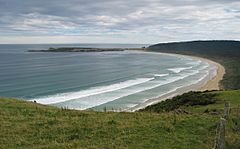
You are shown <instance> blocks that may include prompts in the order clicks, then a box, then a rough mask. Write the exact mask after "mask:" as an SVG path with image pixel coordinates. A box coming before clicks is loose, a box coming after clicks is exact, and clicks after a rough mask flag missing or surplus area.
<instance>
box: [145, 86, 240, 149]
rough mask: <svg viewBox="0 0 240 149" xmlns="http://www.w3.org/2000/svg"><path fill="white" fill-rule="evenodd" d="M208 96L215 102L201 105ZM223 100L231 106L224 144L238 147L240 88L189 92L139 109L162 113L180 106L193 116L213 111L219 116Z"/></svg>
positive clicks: (239, 142) (228, 146)
mask: <svg viewBox="0 0 240 149" xmlns="http://www.w3.org/2000/svg"><path fill="white" fill-rule="evenodd" d="M189 97H191V98H189ZM208 97H211V99H215V103H212V104H207V105H201V104H203V103H206V102H202V101H204V100H205V99H208ZM186 99H187V102H185V103H182V102H179V101H183V100H186ZM188 101H191V102H193V103H194V102H195V103H200V105H194V106H189V105H190V104H189V102H188ZM205 101H206V100H205ZM225 102H229V103H230V106H231V112H230V117H229V119H228V121H227V128H226V141H227V142H226V145H227V148H234V149H235V148H240V139H239V138H240V90H233V91H215V92H205V93H201V92H199V93H198V92H195V93H194V92H190V93H186V94H183V95H181V96H177V97H174V98H173V99H170V100H167V101H164V102H161V103H158V104H155V105H152V106H149V107H146V108H145V109H142V110H141V111H142V112H157V113H159V112H160V113H162V112H164V111H176V110H177V109H179V108H180V109H181V110H182V111H185V112H187V113H189V114H190V115H191V116H193V115H192V114H199V115H212V114H213V112H214V113H220V114H219V116H223V111H224V110H223V109H224V108H223V107H224V104H225ZM168 105H175V106H168ZM163 109H164V110H163ZM213 115H215V114H213Z"/></svg>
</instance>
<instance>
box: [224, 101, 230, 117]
mask: <svg viewBox="0 0 240 149" xmlns="http://www.w3.org/2000/svg"><path fill="white" fill-rule="evenodd" d="M229 111H230V103H229V102H225V106H224V116H223V117H224V118H225V119H228V116H229Z"/></svg>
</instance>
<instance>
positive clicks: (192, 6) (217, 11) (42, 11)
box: [0, 0, 240, 43]
mask: <svg viewBox="0 0 240 149" xmlns="http://www.w3.org/2000/svg"><path fill="white" fill-rule="evenodd" d="M0 18H1V19H0V33H1V34H0V43H4V42H8V43H9V42H13V43H14V42H19V41H20V40H19V38H17V37H22V39H25V40H21V42H22V43H27V42H28V41H29V42H30V39H29V38H30V37H34V38H37V39H38V41H42V42H47V41H49V40H50V39H53V38H52V37H54V39H55V38H57V36H59V37H61V38H59V39H58V41H62V42H66V41H67V42H71V41H72V42H76V41H79V42H87V41H86V40H91V39H92V40H91V41H89V42H100V41H101V42H102V41H105V42H109V41H111V42H115V43H116V42H128V43H129V42H137V43H142V42H145V43H146V42H147V43H154V42H165V41H178V40H196V39H219V38H221V39H235V40H239V39H240V32H239V26H240V19H239V18H240V1H239V0H184V1H179V0H169V1H165V0H128V1H126V0H114V1H112V0H98V1H92V0H89V1H86V0H69V1H65V0H51V1H47V0H41V1H34V0H24V1H19V0H0ZM23 37H25V38H23ZM41 37H42V38H41ZM63 37H65V38H63ZM83 37H84V39H83ZM95 37H96V38H95ZM43 38H44V40H43ZM46 38H48V39H49V40H45V39H46ZM67 38H68V39H69V40H67ZM101 38H102V39H101ZM100 39H101V40H100ZM31 42H34V41H31Z"/></svg>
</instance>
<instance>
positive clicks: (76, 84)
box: [0, 44, 216, 111]
mask: <svg viewBox="0 0 240 149" xmlns="http://www.w3.org/2000/svg"><path fill="white" fill-rule="evenodd" d="M70 46H72V47H96V48H140V47H142V46H145V45H124V44H80V45H0V96H1V97H13V98H18V99H22V100H29V101H36V102H38V103H41V104H46V105H53V106H57V107H66V108H70V109H79V110H85V109H93V110H100V111H101V110H103V109H108V110H110V109H111V110H116V111H118V110H120V109H121V110H127V109H129V108H132V107H134V106H136V105H138V104H141V103H143V102H146V101H147V100H149V99H152V98H157V97H160V96H162V95H164V94H166V93H171V92H173V91H175V90H176V89H179V88H182V87H185V86H189V85H192V84H197V83H199V82H200V81H202V80H204V79H206V78H207V79H211V78H212V77H213V76H214V75H216V67H215V66H212V65H211V64H208V63H206V62H203V61H200V60H196V59H192V58H190V57H187V56H180V55H171V54H161V53H153V52H141V51H114V52H89V53H84V52H75V53H74V52H63V53H61V52H60V53H50V52H49V53H48V52H42V53H41V52H36V53H35V52H33V53H31V52H27V50H34V49H36V50H39V49H48V48H49V47H70Z"/></svg>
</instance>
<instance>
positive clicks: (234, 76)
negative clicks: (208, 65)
mask: <svg viewBox="0 0 240 149" xmlns="http://www.w3.org/2000/svg"><path fill="white" fill-rule="evenodd" d="M147 50H149V51H156V52H168V53H178V54H186V55H194V56H201V57H205V58H209V59H212V60H214V61H216V62H219V63H220V64H222V65H223V66H224V67H225V69H226V75H225V76H224V79H223V81H222V82H221V84H222V87H223V88H224V89H228V90H230V89H240V69H239V68H240V42H239V41H190V42H173V43H160V44H156V45H152V46H149V47H148V48H147Z"/></svg>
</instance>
